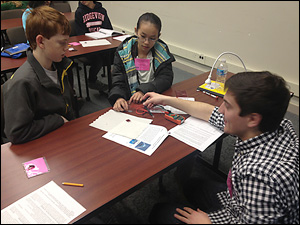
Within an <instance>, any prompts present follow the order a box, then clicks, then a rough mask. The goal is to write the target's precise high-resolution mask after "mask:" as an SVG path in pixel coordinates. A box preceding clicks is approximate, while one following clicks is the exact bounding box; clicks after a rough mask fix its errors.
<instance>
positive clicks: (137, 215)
mask: <svg viewBox="0 0 300 225" xmlns="http://www.w3.org/2000/svg"><path fill="white" fill-rule="evenodd" d="M175 65H176V67H175V66H174V67H173V70H174V75H175V77H174V83H177V82H180V81H182V80H185V79H189V78H191V77H193V76H195V74H201V73H202V72H203V71H196V72H195V73H192V72H187V71H186V69H185V67H184V66H183V67H182V66H180V64H178V63H176V64H175ZM80 74H81V83H82V85H81V86H82V93H83V97H85V96H86V92H85V88H84V87H83V86H84V80H83V70H80ZM100 74H102V71H101V72H100V73H99V74H98V79H99V80H101V81H102V82H103V83H107V77H102V76H101V75H100ZM76 87H77V82H76V79H75V89H77V88H76ZM77 93H78V92H77ZM90 98H91V100H90V101H89V102H87V101H85V100H83V101H81V108H80V112H79V114H80V116H84V115H87V114H89V113H92V112H95V111H97V110H100V109H103V108H106V107H110V104H109V102H108V100H107V96H106V95H105V94H100V93H99V91H98V90H93V89H90ZM286 118H288V119H290V120H291V121H292V122H293V124H294V126H295V129H296V132H297V134H298V136H299V116H297V115H294V114H292V113H289V112H287V114H286ZM233 144H234V138H233V137H231V136H227V137H226V138H225V139H224V141H223V147H222V153H221V158H220V165H219V170H220V171H221V172H223V173H224V174H227V173H228V170H229V168H230V167H231V160H232V156H233ZM214 148H215V145H213V146H211V147H210V148H208V149H207V150H205V151H204V152H202V153H200V152H199V154H198V155H197V156H196V163H195V166H194V169H193V173H192V176H193V177H202V178H203V179H206V178H208V179H216V180H220V181H222V180H223V181H224V177H221V176H219V175H218V174H216V173H215V172H213V171H212V170H211V169H209V168H207V167H206V166H205V165H204V164H203V163H202V162H201V161H199V157H201V158H202V159H204V160H205V161H206V162H208V163H210V164H212V160H213V155H214ZM175 170H176V168H174V169H171V170H170V171H169V172H167V173H166V174H164V176H163V184H164V187H165V188H166V192H165V193H160V191H159V186H158V178H157V179H155V180H153V181H150V182H149V183H148V184H146V185H145V186H143V187H142V188H140V189H138V190H137V191H135V192H134V193H132V194H130V195H129V196H127V197H126V198H124V199H123V200H121V201H119V202H117V203H115V204H114V205H112V206H110V207H108V208H106V209H105V210H104V211H103V212H101V213H100V214H99V215H98V216H95V217H93V218H92V219H90V220H88V221H87V222H86V223H95V224H98V223H100V222H101V221H104V222H105V223H110V224H121V223H125V224H148V223H149V222H148V216H149V213H150V211H151V208H152V207H153V205H154V204H155V203H157V202H162V201H167V202H169V201H171V202H176V201H177V202H182V203H185V202H186V199H185V197H184V195H183V194H182V191H181V189H180V188H179V186H178V184H177V182H176V179H175V177H174V172H175Z"/></svg>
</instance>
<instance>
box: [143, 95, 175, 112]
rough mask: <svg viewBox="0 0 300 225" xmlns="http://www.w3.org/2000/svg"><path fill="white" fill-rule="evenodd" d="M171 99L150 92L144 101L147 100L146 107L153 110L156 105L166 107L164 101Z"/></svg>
mask: <svg viewBox="0 0 300 225" xmlns="http://www.w3.org/2000/svg"><path fill="white" fill-rule="evenodd" d="M167 98H170V97H169V96H166V95H161V94H157V93H155V92H148V93H146V94H145V95H144V97H143V99H142V100H145V102H144V103H143V104H144V106H147V107H148V108H152V107H153V106H154V105H160V104H161V105H164V104H165V103H164V101H165V100H166V99H167Z"/></svg>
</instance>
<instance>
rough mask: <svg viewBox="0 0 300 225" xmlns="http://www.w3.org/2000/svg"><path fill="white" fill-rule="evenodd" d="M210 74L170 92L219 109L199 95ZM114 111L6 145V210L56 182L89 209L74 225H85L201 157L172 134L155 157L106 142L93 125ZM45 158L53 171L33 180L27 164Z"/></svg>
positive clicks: (160, 118) (159, 121)
mask: <svg viewBox="0 0 300 225" xmlns="http://www.w3.org/2000/svg"><path fill="white" fill-rule="evenodd" d="M207 74H208V73H205V74H202V75H199V76H196V77H194V78H191V79H188V80H185V81H182V82H180V83H177V84H175V85H173V86H172V87H171V88H170V89H169V90H167V91H166V92H165V94H168V95H174V96H175V91H176V90H186V91H187V94H188V96H189V97H195V98H196V100H202V101H205V102H208V103H211V104H214V105H217V106H219V105H220V104H221V103H222V100H221V99H218V100H215V99H214V98H212V97H210V96H207V95H205V94H203V93H202V92H197V91H196V88H197V87H198V85H200V84H202V83H203V82H204V81H205V79H206V78H207ZM109 109H111V108H107V109H103V110H100V111H98V112H95V113H92V114H89V115H86V116H83V117H81V118H78V119H75V120H73V121H70V122H68V123H66V124H64V125H63V126H62V127H61V128H59V129H57V130H55V131H53V132H51V133H49V134H47V135H45V136H43V137H41V138H39V139H37V140H34V141H30V142H28V143H25V144H20V145H11V143H7V144H4V145H1V209H3V208H5V207H7V206H8V205H10V204H12V203H14V202H15V201H17V200H18V199H20V198H22V197H24V196H26V195H27V194H29V193H31V192H32V191H34V190H36V189H37V188H39V187H41V186H43V185H45V184H46V183H48V182H49V181H51V180H53V181H54V182H56V183H57V184H58V185H59V186H60V187H62V188H63V189H64V190H65V191H66V192H67V193H69V194H70V195H71V196H72V197H73V198H74V199H75V200H76V201H78V202H79V203H80V204H81V205H82V206H83V207H85V208H86V211H85V212H84V213H82V214H81V215H79V216H78V217H77V218H75V219H74V220H73V221H72V223H74V222H78V223H81V222H83V221H84V220H86V219H89V218H90V217H91V216H94V215H95V214H96V213H99V211H100V210H102V209H103V208H105V207H107V206H109V205H111V204H113V203H115V202H116V201H119V200H120V199H122V198H124V197H126V196H128V195H129V194H131V193H132V192H134V191H135V190H136V189H138V188H140V187H142V186H143V185H144V184H146V183H147V182H149V181H151V180H152V179H154V178H157V177H159V176H160V175H162V174H163V173H165V172H167V171H168V170H170V169H172V168H174V167H175V166H177V165H178V164H180V163H181V162H182V161H184V160H186V159H187V158H189V157H191V156H193V155H194V154H196V153H197V150H195V149H194V148H193V147H190V146H188V145H186V144H184V143H183V142H180V141H178V140H177V139H175V138H173V137H171V136H169V137H168V138H167V139H166V140H165V141H164V142H163V143H162V144H161V145H160V147H159V148H158V149H157V150H156V151H155V152H154V153H153V154H152V155H151V156H150V157H149V156H147V155H145V154H142V153H140V152H137V151H135V150H132V149H129V148H127V147H124V146H122V145H119V144H117V143H114V142H112V141H109V140H106V139H104V138H102V135H104V133H105V132H104V131H102V130H99V129H96V128H93V127H90V126H89V124H90V123H92V122H93V121H94V120H95V119H96V118H98V117H99V116H100V115H102V114H103V113H105V112H107V111H108V110H109ZM132 114H133V115H136V114H135V113H134V112H133V113H132ZM145 117H147V118H151V117H150V115H148V114H145ZM152 123H153V124H158V125H162V126H165V127H166V128H167V129H168V130H169V129H171V128H172V127H174V126H175V124H174V123H172V122H170V121H168V120H166V119H164V117H163V114H155V118H154V120H153V122H152ZM42 156H44V157H45V158H46V160H47V162H48V164H49V167H50V172H49V173H46V174H43V175H40V176H37V177H34V178H31V179H28V178H27V177H26V175H25V172H24V170H23V168H22V163H23V162H26V161H29V160H32V159H35V158H38V157H42ZM64 181H67V182H77V183H83V184H84V188H74V187H70V186H63V185H61V183H62V182H64Z"/></svg>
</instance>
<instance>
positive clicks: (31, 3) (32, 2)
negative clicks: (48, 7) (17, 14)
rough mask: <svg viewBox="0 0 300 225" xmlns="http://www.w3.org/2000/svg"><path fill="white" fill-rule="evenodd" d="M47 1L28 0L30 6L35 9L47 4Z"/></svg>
mask: <svg viewBox="0 0 300 225" xmlns="http://www.w3.org/2000/svg"><path fill="white" fill-rule="evenodd" d="M45 4H46V3H45V1H28V5H29V7H30V8H33V9H35V8H36V7H39V6H42V5H45Z"/></svg>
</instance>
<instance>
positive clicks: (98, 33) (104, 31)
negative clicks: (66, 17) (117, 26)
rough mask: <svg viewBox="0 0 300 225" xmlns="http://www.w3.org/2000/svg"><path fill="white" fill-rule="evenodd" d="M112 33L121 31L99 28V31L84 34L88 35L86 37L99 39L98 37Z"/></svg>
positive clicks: (118, 33) (111, 34)
mask: <svg viewBox="0 0 300 225" xmlns="http://www.w3.org/2000/svg"><path fill="white" fill-rule="evenodd" d="M114 34H116V35H121V34H123V33H121V32H119V31H115V30H110V29H104V28H101V29H100V30H99V31H96V32H91V33H85V36H88V37H91V38H94V39H100V38H107V37H111V36H113V35H114Z"/></svg>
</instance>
